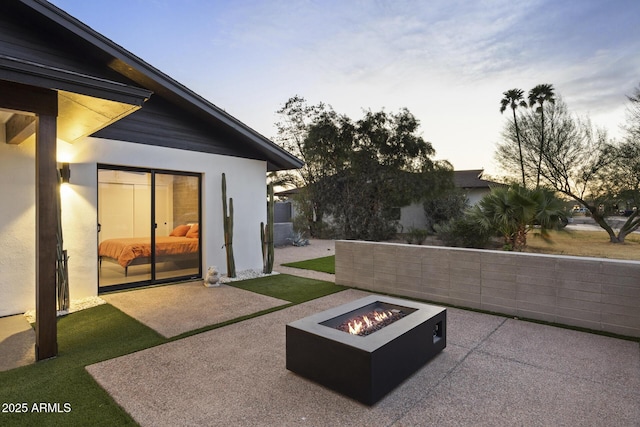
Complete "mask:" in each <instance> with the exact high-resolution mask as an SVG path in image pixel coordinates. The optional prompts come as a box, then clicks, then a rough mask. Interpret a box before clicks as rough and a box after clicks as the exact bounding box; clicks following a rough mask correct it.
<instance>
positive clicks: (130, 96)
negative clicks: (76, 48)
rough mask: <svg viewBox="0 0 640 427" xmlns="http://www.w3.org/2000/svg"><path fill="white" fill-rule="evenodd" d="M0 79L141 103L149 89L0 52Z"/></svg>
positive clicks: (113, 99) (130, 103)
mask: <svg viewBox="0 0 640 427" xmlns="http://www.w3.org/2000/svg"><path fill="white" fill-rule="evenodd" d="M0 79H2V80H8V81H12V82H15V83H21V84H26V85H31V86H37V87H42V88H47V89H56V90H64V91H67V92H73V93H79V94H82V95H87V96H92V97H95V98H101V99H108V100H110V101H116V102H120V103H124V104H129V105H135V106H137V107H140V106H142V104H144V102H145V101H146V100H147V99H149V97H150V96H151V94H152V93H153V92H152V91H150V90H147V89H143V88H138V87H134V86H129V85H125V84H123V83H119V82H114V81H110V80H105V79H100V78H97V77H93V76H89V75H86V74H80V73H76V72H73V71H68V70H63V69H60V68H55V67H50V66H46V65H43V64H38V63H36V62H31V61H25V60H23V59H19V58H13V57H10V56H6V55H0Z"/></svg>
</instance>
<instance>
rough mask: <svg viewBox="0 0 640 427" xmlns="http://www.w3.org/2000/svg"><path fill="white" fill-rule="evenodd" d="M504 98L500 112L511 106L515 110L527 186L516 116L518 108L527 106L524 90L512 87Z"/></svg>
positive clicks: (519, 148) (520, 152)
mask: <svg viewBox="0 0 640 427" xmlns="http://www.w3.org/2000/svg"><path fill="white" fill-rule="evenodd" d="M503 95H504V98H502V100H501V101H500V113H504V110H506V109H507V107H511V111H513V124H514V126H515V127H516V139H517V140H518V154H519V155H520V170H521V171H522V186H523V187H526V186H527V184H526V183H525V179H524V160H523V159H522V144H521V143H520V129H518V120H517V118H516V108H518V107H526V106H527V103H526V102H525V101H524V96H523V95H524V91H523V90H522V89H510V90H508V91H506V92H504V93H503Z"/></svg>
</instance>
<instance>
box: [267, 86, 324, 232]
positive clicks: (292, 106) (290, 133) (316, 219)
mask: <svg viewBox="0 0 640 427" xmlns="http://www.w3.org/2000/svg"><path fill="white" fill-rule="evenodd" d="M277 114H278V115H279V116H280V120H279V121H278V122H277V123H276V128H277V129H278V135H277V137H276V138H274V140H275V142H276V143H277V144H278V145H280V146H281V147H282V148H284V149H285V150H287V151H288V152H290V153H291V154H293V155H294V156H296V157H298V158H299V159H301V160H302V161H303V162H304V165H303V167H302V168H300V169H299V170H296V171H285V172H282V173H278V174H276V175H273V174H271V175H270V176H269V180H270V182H273V183H274V185H276V184H280V185H293V186H295V187H298V188H305V189H306V190H305V200H306V203H305V205H306V207H307V209H305V210H304V212H305V216H306V217H307V223H308V225H309V228H310V232H311V234H312V235H314V236H315V235H317V232H318V230H316V228H318V227H320V225H319V224H321V223H322V217H323V215H324V206H323V205H322V202H321V200H319V198H318V197H316V194H315V192H314V184H316V183H318V182H319V181H321V179H322V176H323V174H324V171H323V170H322V169H319V168H317V163H315V162H313V161H309V160H310V159H308V156H309V153H308V152H307V150H306V149H305V139H306V138H307V135H308V133H309V128H310V126H311V125H312V124H313V123H316V122H317V121H318V120H319V118H320V117H321V116H323V115H331V114H335V113H334V112H333V109H332V108H331V106H327V105H325V104H323V103H319V104H316V105H309V104H308V103H307V101H306V100H305V99H304V98H303V97H300V96H298V95H295V96H293V97H291V98H289V100H287V102H286V103H285V104H284V106H283V107H282V108H281V109H280V110H278V111H277Z"/></svg>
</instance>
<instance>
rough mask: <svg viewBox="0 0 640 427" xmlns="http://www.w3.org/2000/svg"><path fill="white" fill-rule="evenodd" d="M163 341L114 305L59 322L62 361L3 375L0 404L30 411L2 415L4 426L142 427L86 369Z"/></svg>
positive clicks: (0, 386) (24, 368)
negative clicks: (100, 426) (23, 407)
mask: <svg viewBox="0 0 640 427" xmlns="http://www.w3.org/2000/svg"><path fill="white" fill-rule="evenodd" d="M163 342H166V340H165V339H164V338H162V337H161V336H160V335H158V334H157V333H156V332H155V331H153V330H152V329H150V328H148V327H146V326H145V325H143V324H141V323H140V322H138V321H137V320H135V319H132V318H131V317H129V316H127V315H126V314H124V313H122V312H121V311H119V310H118V309H116V308H115V307H113V306H111V305H109V304H104V305H101V306H98V307H93V308H90V309H86V310H82V311H80V312H77V313H72V314H70V315H68V316H65V317H62V318H60V319H59V320H58V349H59V357H57V358H54V359H51V360H46V361H42V362H38V363H36V364H34V365H29V366H23V367H21V368H17V369H12V370H10V371H6V372H0V402H3V403H5V402H6V403H26V406H25V407H26V408H27V409H28V410H27V411H26V412H20V413H17V412H15V411H14V412H11V413H0V425H11V426H35V425H38V426H45V425H64V426H86V425H91V426H98V425H105V426H112V425H123V426H125V425H137V424H136V423H135V421H134V420H133V419H132V418H131V417H130V416H129V415H128V414H127V413H126V412H125V411H124V410H123V409H122V408H120V407H119V406H118V405H117V404H116V402H115V401H114V400H113V399H112V398H111V396H109V394H108V393H107V392H105V391H104V390H103V389H102V388H100V387H99V386H97V384H96V383H95V381H94V380H93V378H92V377H91V375H89V373H88V372H87V371H86V370H85V368H84V367H85V366H87V365H90V364H93V363H96V362H100V361H103V360H107V359H112V358H114V357H118V356H122V355H124V354H128V353H132V352H134V351H137V350H141V349H144V348H148V347H152V346H155V345H158V344H162V343H163ZM41 404H44V405H41ZM34 405H35V406H34ZM23 406H24V405H23Z"/></svg>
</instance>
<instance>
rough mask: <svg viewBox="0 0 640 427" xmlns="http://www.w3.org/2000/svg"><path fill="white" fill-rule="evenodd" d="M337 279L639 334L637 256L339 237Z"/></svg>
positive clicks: (372, 288) (373, 288) (342, 282)
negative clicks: (626, 257)
mask: <svg viewBox="0 0 640 427" xmlns="http://www.w3.org/2000/svg"><path fill="white" fill-rule="evenodd" d="M336 283H338V284H340V285H345V286H353V287H357V288H361V289H367V290H370V291H373V292H383V293H390V294H396V295H404V296H407V297H414V298H419V299H424V300H429V301H434V302H440V303H444V304H452V305H457V306H461V307H469V308H476V309H482V310H488V311H493V312H498V313H503V314H507V315H512V316H519V317H527V318H530V319H537V320H544V321H548V322H556V323H561V324H565V325H571V326H579V327H584V328H589V329H594V330H599V331H607V332H612V333H617V334H623V335H629V336H634V337H640V262H637V261H624V260H608V259H603V258H584V257H571V256H560V255H557V256H556V255H540V254H526V253H515V252H502V251H488V250H475V249H462V248H447V247H437V246H415V245H404V244H394V243H375V242H361V241H346V240H340V241H336Z"/></svg>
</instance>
